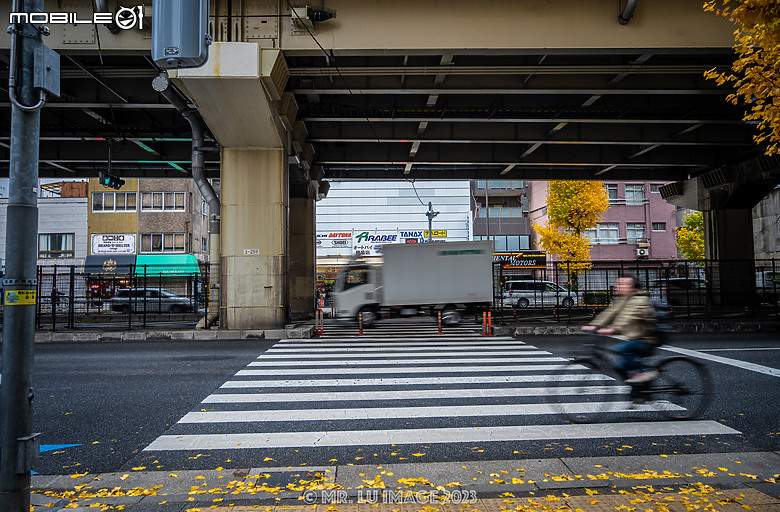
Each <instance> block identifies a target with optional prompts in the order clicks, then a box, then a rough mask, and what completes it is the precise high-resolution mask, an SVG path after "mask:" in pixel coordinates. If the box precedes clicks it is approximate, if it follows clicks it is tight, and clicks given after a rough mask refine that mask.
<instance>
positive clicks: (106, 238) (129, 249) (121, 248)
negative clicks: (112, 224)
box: [92, 234, 135, 254]
mask: <svg viewBox="0 0 780 512" xmlns="http://www.w3.org/2000/svg"><path fill="white" fill-rule="evenodd" d="M92 254H135V235H134V234H126V235H123V234H118V235H92Z"/></svg>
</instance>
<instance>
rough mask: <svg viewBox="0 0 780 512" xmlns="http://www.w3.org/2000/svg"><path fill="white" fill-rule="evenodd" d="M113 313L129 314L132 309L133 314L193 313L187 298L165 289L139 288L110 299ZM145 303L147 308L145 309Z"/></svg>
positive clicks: (123, 291) (117, 294)
mask: <svg viewBox="0 0 780 512" xmlns="http://www.w3.org/2000/svg"><path fill="white" fill-rule="evenodd" d="M108 303H109V304H110V306H111V311H119V312H122V313H127V312H128V311H130V308H131V307H132V308H133V312H135V313H141V312H143V311H144V310H146V312H147V313H185V312H188V311H192V304H191V302H190V300H189V299H188V298H186V297H182V296H180V295H176V294H175V293H173V292H172V291H170V290H166V289H165V288H146V289H143V288H137V289H127V288H125V289H121V290H117V291H116V294H115V295H114V296H113V297H111V298H110V299H108ZM144 303H146V306H145V308H144Z"/></svg>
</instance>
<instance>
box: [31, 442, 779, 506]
mask: <svg viewBox="0 0 780 512" xmlns="http://www.w3.org/2000/svg"><path fill="white" fill-rule="evenodd" d="M136 469H137V470H130V471H127V472H124V473H109V474H100V475H91V474H80V475H65V476H34V477H33V495H32V497H31V501H32V504H33V505H34V506H33V507H32V510H33V512H42V511H50V512H56V511H58V510H69V511H74V510H75V511H79V512H88V511H89V512H92V511H95V510H127V511H130V512H184V511H190V512H206V511H217V512H233V511H235V512H238V511H245V510H266V511H269V512H276V511H278V512H304V511H309V510H313V511H315V512H336V511H345V512H357V511H363V510H365V511H374V512H414V511H418V510H419V511H423V512H446V511H468V512H477V511H479V512H499V511H512V510H517V511H548V510H549V511H552V510H556V511H569V510H571V511H573V512H576V511H577V510H581V511H583V512H591V511H593V512H602V511H614V510H625V511H628V512H631V511H636V512H648V511H653V512H682V511H694V510H700V511H705V510H712V511H726V512H730V511H740V512H741V511H744V510H753V511H760V512H769V511H772V512H778V511H780V485H778V481H780V452H743V453H714V454H692V455H679V454H669V455H648V456H618V457H578V458H562V459H530V460H512V461H478V462H438V463H424V464H413V463H410V464H386V465H379V466H378V465H351V464H346V465H334V466H327V467H306V466H302V467H292V468H278V467H261V468H234V469H224V468H217V469H215V470H210V471H191V470H188V471H178V472H169V471H147V470H146V469H147V468H136ZM402 491H403V492H402ZM448 500H449V501H448ZM65 507H67V508H65Z"/></svg>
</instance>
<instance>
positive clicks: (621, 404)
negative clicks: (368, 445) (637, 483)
mask: <svg viewBox="0 0 780 512" xmlns="http://www.w3.org/2000/svg"><path fill="white" fill-rule="evenodd" d="M558 407H561V408H564V407H565V408H566V410H567V411H569V412H584V413H590V412H599V411H603V412H613V413H626V412H627V413H633V412H647V411H654V410H655V409H654V408H653V407H652V406H651V405H649V404H647V405H641V406H639V405H636V406H633V407H631V402H628V401H616V402H609V401H603V402H577V403H575V402H572V403H561V404H558ZM667 409H668V410H677V411H683V410H685V409H684V408H682V407H679V406H677V405H672V404H669V406H668V407H667ZM559 410H560V409H555V408H554V407H553V406H551V405H549V404H503V405H487V404H481V405H447V406H442V405H435V406H424V407H367V408H366V407H359V408H352V409H287V410H283V409H282V410H280V409H268V410H264V411H256V410H255V411H205V412H204V411H193V412H188V413H187V414H185V415H184V417H183V418H182V419H180V420H179V421H178V423H253V422H261V421H329V420H334V421H336V420H388V419H398V418H403V419H407V418H415V419H420V418H472V417H481V416H502V417H509V416H536V415H549V414H558V411H559Z"/></svg>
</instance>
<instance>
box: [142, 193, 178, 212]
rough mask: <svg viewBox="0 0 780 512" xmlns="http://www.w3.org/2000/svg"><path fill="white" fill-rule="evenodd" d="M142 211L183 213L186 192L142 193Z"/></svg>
mask: <svg viewBox="0 0 780 512" xmlns="http://www.w3.org/2000/svg"><path fill="white" fill-rule="evenodd" d="M141 210H142V211H153V212H162V211H165V212H183V211H185V199H184V192H141Z"/></svg>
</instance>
